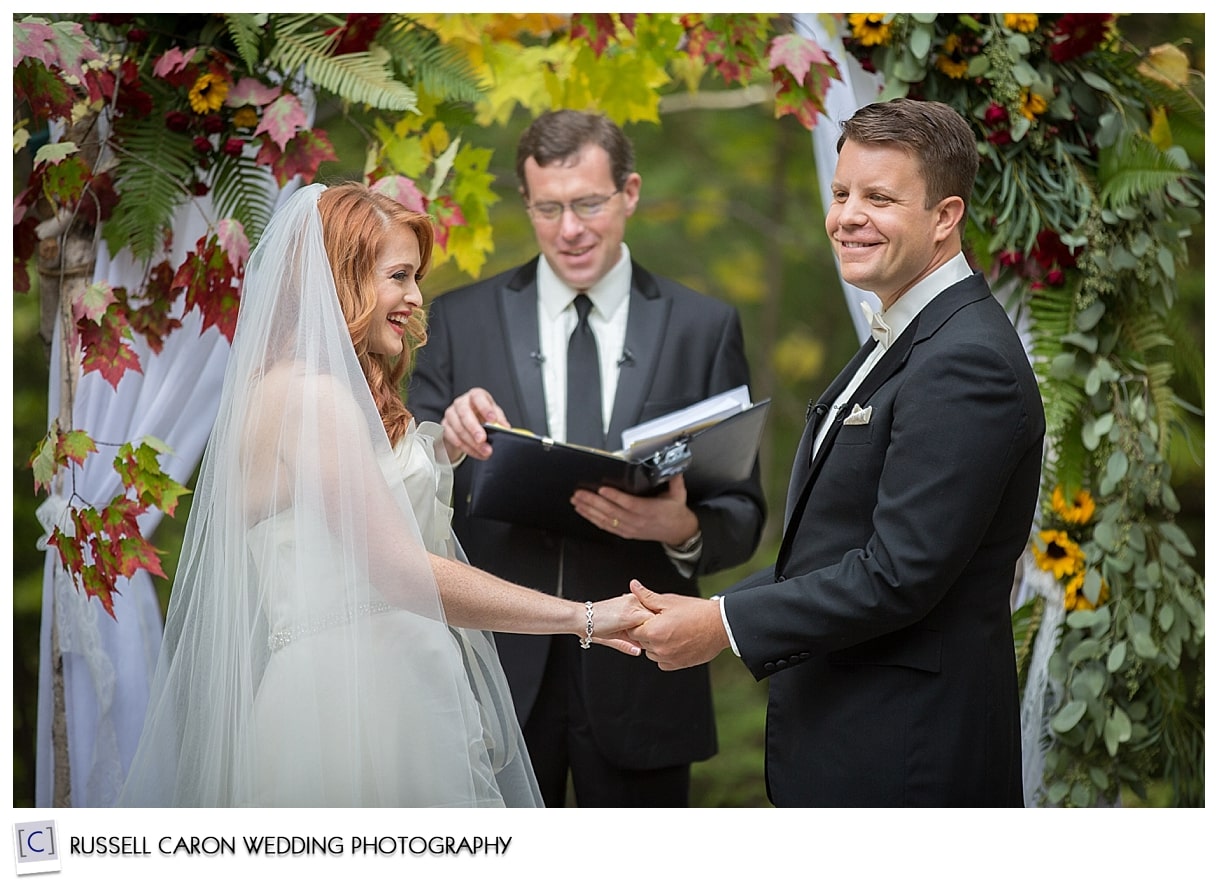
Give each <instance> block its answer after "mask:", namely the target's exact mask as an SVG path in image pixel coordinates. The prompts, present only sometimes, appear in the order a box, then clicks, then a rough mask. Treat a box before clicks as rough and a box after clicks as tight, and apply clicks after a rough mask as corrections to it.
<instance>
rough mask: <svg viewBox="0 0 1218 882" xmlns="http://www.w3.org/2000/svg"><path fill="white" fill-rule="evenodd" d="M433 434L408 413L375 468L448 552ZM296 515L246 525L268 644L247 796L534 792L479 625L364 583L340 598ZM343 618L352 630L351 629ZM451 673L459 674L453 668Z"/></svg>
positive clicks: (335, 799)
mask: <svg viewBox="0 0 1218 882" xmlns="http://www.w3.org/2000/svg"><path fill="white" fill-rule="evenodd" d="M441 434H442V429H441V428H440V427H439V426H438V425H436V424H435V423H423V424H421V425H417V426H415V425H412V427H411V430H410V431H409V432H408V433H407V435H406V436H405V437H404V438H403V439H402V441H401V442H399V444H398V445H397V446H396V448H395V449H394V451H393V458H392V460H391V461H389V462H386V463H384V464H383V468H384V471H385V473H386V477H387V478H388V479H389V480H390V481H400V482H401V483H402V484H403V485H404V486H405V489H406V491H407V494H408V495H409V497H410V501H411V504H412V508H413V510H414V513H415V515H416V518H417V520H418V524H419V529H420V531H421V533H422V537H423V541H424V544H425V546H426V548H427V550H428V551H430V552H432V553H435V554H439V555H443V556H446V557H450V558H451V557H455V556H459V551H458V547H457V545H456V542H455V538H454V536H453V533H452V528H451V516H452V509H451V507H450V505H449V499H450V498H451V489H452V469H451V467H449V466H448V465H447V464H444V465H441V464H439V463H437V461H436V458H435V452H434V451H435V446H436V444H438V443H439V440H440V437H441ZM301 521H304V522H307V521H308V519H297V518H294V517H293V513H292V511H291V510H290V509H289V510H286V511H283V512H280V513H278V514H276V515H275V516H273V517H271V518H270V519H268V520H265V521H262V522H261V523H259V524H257V525H256V526H254V527H253V528H252V529H251V531H250V537H249V546H250V550H251V552H252V556H253V559H254V562H255V566H256V567H257V568H258V570H259V580H260V581H265V580H266V579H267V578H268V575H265V574H269V578H270V579H271V581H270V582H269V583H268V584H266V585H265V588H264V591H265V594H264V596H263V606H264V609H265V613H266V618H267V621H268V630H269V634H270V638H269V646H270V649H271V653H270V657H269V661H268V663H267V666H266V670H265V673H264V674H263V676H262V680H261V683H260V684H259V685H258V687H257V692H256V697H255V700H254V711H253V732H254V737H253V738H252V740H251V742H250V743H251V744H252V746H253V750H254V754H255V755H254V756H253V757H251V761H252V762H251V766H250V770H251V772H252V776H253V793H252V794H251V795H252V802H253V803H254V804H256V805H276V806H458V805H459V806H469V805H477V806H502V805H505V804H506V805H531V804H538V803H539V802H540V800H539V799H538V798H537V797H536V796H535V786H534V785H533V784H532V781H531V776H530V773H529V772H528V771H527V767H528V763H527V760H526V754H525V752H524V747H523V742H522V740H521V739H520V733H519V729H518V728H516V726H515V717H514V714H512V712H511V711H512V709H511V707H510V703H507V702H506V700H505V697H506V695H507V688H506V684H505V683H504V682H503V675H502V672H501V671H500V670H499V668H498V663H497V660H496V659H495V658H494V648H493V644H492V642H491V640H490V638H489V637H488V635H486V634H483V633H481V632H469V631H464V630H460V629H455V628H450V627H449V626H447V625H446V624H444V623H443V622H440V621H437V620H435V619H432V618H427V617H424V616H420V615H416V614H414V613H412V612H409V611H407V610H404V609H401V608H398V607H393V606H390V605H389V604H388V603H385V602H383V601H378V600H375V599H373V598H375V597H376V593H375V590H373V589H371V587H369V589H368V593H367V595H365V596H367V597H368V598H369V599H368V601H367V602H362V603H360V604H358V606H359V608H357V609H349V608H347V605H346V603H344V601H343V598H344V597H346V596H349V592H343V591H336V590H335V585H336V579H339V578H341V573H342V568H341V567H340V566H338V565H337V564H336V561H338V560H339V559H340V558H341V555H342V550H341V548H339V547H336V545H335V543H334V542H333V541H332V539H331V538H330V537H329V535H328V534H326V533H325V531H324V530H321V529H319V530H318V532H319V533H322V535H301V534H300V531H301V530H302V529H304V528H302V527H301ZM271 556H276V557H278V560H277V561H273V560H271ZM305 611H307V612H305ZM351 629H358V630H359V633H358V636H357V637H356V638H355V639H353V635H352V634H351V633H349V632H350V630H351ZM488 653H489V654H488ZM462 677H465V678H469V679H470V682H465V683H461V682H456V683H454V682H452V681H453V680H454V679H456V680H458V681H459V680H460V679H461V678H462ZM475 689H478V691H479V692H480V693H482V697H481V703H480V701H479V699H477V698H476V697H475ZM454 696H456V699H455V700H454ZM488 702H499V706H497V707H488V706H486V705H487V703H488ZM505 703H506V704H507V706H506V707H504V706H503V705H504V704H505ZM317 708H323V709H324V713H322V714H320V715H319V714H318V712H317ZM504 712H506V715H507V716H506V719H504Z"/></svg>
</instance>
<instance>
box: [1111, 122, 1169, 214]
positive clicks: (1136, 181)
mask: <svg viewBox="0 0 1218 882" xmlns="http://www.w3.org/2000/svg"><path fill="white" fill-rule="evenodd" d="M1189 176H1190V174H1189V172H1188V166H1187V163H1186V162H1185V161H1184V160H1183V159H1181V158H1178V157H1177V156H1175V155H1174V154H1173V153H1170V152H1165V151H1163V150H1160V149H1159V148H1158V147H1156V146H1155V145H1154V144H1153V143H1151V141H1150V140H1148V139H1147V138H1143V137H1125V138H1122V139H1121V140H1120V141H1118V142H1117V143H1116V144H1115V145H1114V146H1113V147H1111V148H1108V149H1105V150H1102V151H1101V152H1100V169H1099V178H1100V201H1101V202H1102V203H1103V204H1104V205H1105V206H1106V207H1108V208H1114V209H1121V208H1125V207H1127V206H1129V205H1132V204H1134V203H1136V202H1140V201H1142V200H1144V199H1146V198H1147V197H1149V196H1151V195H1153V194H1156V193H1161V192H1162V191H1163V190H1165V189H1167V186H1168V184H1170V183H1172V182H1173V181H1179V180H1181V179H1184V178H1188V177H1189Z"/></svg>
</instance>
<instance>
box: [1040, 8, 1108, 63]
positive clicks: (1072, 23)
mask: <svg viewBox="0 0 1218 882" xmlns="http://www.w3.org/2000/svg"><path fill="white" fill-rule="evenodd" d="M1111 21H1112V13H1111V12H1067V13H1066V14H1065V15H1063V16H1062V17H1061V18H1059V19H1058V20H1057V27H1056V28H1055V29H1054V30H1053V33H1052V34H1050V35H1049V36H1050V42H1049V57H1050V58H1052V59H1053V60H1054V61H1056V62H1057V63H1058V64H1062V63H1063V62H1066V61H1070V60H1071V59H1074V58H1078V57H1079V56H1080V55H1086V54H1087V53H1088V52H1090V51H1091V50H1092V49H1094V48H1095V47H1096V46H1098V45H1100V43H1102V42H1104V37H1105V36H1106V35H1107V33H1108V23H1109V22H1111Z"/></svg>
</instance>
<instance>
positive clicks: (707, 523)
mask: <svg viewBox="0 0 1218 882" xmlns="http://www.w3.org/2000/svg"><path fill="white" fill-rule="evenodd" d="M632 272H633V275H632V284H631V291H630V313H629V319H628V322H627V328H626V340H625V347H626V349H627V350H628V351H629V353H630V357H629V359H628V360H626V361H625V362H624V363H623V365H622V368H621V372H620V378H619V381H618V386H617V392H616V395H615V398H614V406H613V414H612V420H611V422H610V425H609V430H608V438H610V439H613V438H620V437H621V432H622V429H624V428H628V427H629V426H632V425H634V424H636V423H639V422H642V421H643V420H647V419H650V418H652V417H655V416H660V415H662V414H665V413H668V412H670V411H673V410H676V409H678V408H681V407H685V406H686V405H689V404H693V403H695V402H697V401H699V400H701V399H703V398H706V397H707V396H709V395H713V394H716V393H718V392H723V391H726V390H728V389H731V388H734V387H736V386H739V385H741V384H745V383H748V381H749V371H748V365H747V362H746V361H745V354H744V340H743V335H742V333H741V328H740V319H739V316H738V314H737V312H736V310H735V309H734V308H732V307H731V306H729V305H727V304H725V303H723V302H721V301H718V300H715V299H713V298H711V297H707V296H705V295H703V294H699V293H697V292H695V291H692V290H690V289H689V288H686V287H684V286H683V285H679V284H677V283H676V282H674V281H672V280H669V279H665V278H662V277H660V276H654V275H652V274H651V273H649V272H647V271H646V270H645V269H643V268H642V267H640V266H639V265H638V264H634V265H633V270H632ZM428 325H429V336H428V343H427V345H426V346H425V347H424V348H423V349H422V350H421V351H420V353H419V356H418V361H417V364H416V366H415V369H414V372H413V374H412V377H411V380H410V386H409V392H408V398H407V401H408V405H409V407H410V410H411V411H412V412H413V413H414V415H415V416H416V418H418V419H420V420H435V421H439V420H440V419H441V418H442V417H443V415H444V410H445V409H446V408H447V407H448V405H449V403H450V402H452V400H453V399H454V398H455V397H456V396H458V395H460V394H462V393H463V392H465V391H466V390H468V389H470V388H471V387H474V386H481V387H483V388H485V389H487V390H488V391H489V392H490V393H491V395H492V396H494V398H495V401H496V402H498V403H499V405H500V407H502V408H503V411H504V413H505V414H506V416H507V418H508V420H509V421H510V422H511V424H512V425H513V426H516V427H520V428H527V429H530V430H532V431H534V432H537V433H542V434H548V431H547V425H546V408H545V396H544V392H543V387H542V376H541V366H540V364H539V362H538V360H537V358H536V357H535V353H536V352H537V350H538V325H537V259H534V260H532V261H530V262H529V263H527V264H525V265H523V266H521V267H517V268H515V269H512V270H508V271H507V272H504V273H501V274H499V275H497V276H495V277H493V278H490V279H487V280H484V281H481V282H477V283H475V284H473V285H469V286H467V287H465V288H461V289H458V290H455V291H450V292H448V293H446V294H443V295H441V296H439V297H437V298H436V299H435V300H434V301H433V302H432V303H431V304H430V306H429V317H428ZM610 443H611V444H612V442H610ZM479 465H480V464H479V463H478V462H477V461H476V460H474V459H472V458H470V459H466V460H465V462H463V463H462V464H461V465H460V466H459V467H458V468H457V472H456V478H455V486H454V491H453V495H454V504H455V509H456V511H455V514H454V528H455V530H456V533H457V537H458V539H460V541H461V544H462V546H463V547H464V549H465V551H466V554H468V556H469V558H470V561H471V562H473V563H474V564H475V565H476V566H479V567H482V568H484V569H487V570H489V571H491V572H493V573H496V574H497V575H499V576H502V577H503V578H506V579H509V580H511V581H514V582H518V583H520V584H524V585H528V586H531V587H533V588H538V589H540V590H543V591H547V592H549V593H551V594H553V593H557V591H558V590H559V584H560V573H561V584H562V592H563V594H564V596H567V597H570V598H572V599H574V600H580V601H582V600H600V599H602V598H606V597H613V596H616V595H619V594H622V593H624V592H627V591H629V580H630V579H631V578H636V577H637V578H638V579H640V580H641V581H642V582H643V583H644V584H645V585H647V586H648V587H649V588H652V589H653V590H657V591H664V592H677V593H680V594H687V595H697V594H698V585H697V581H696V578H697V576H698V575H699V574H705V573H710V572H715V571H717V570H720V569H724V568H726V567H731V566H736V565H738V564H741V563H744V562H745V561H747V560H748V558H749V557H750V556H751V555H752V553H753V551H754V550H755V549H756V547H757V543H758V542H759V540H760V538H761V529H762V526H763V523H764V519H765V504H764V497H763V495H762V490H761V484H760V479H759V472H758V469H757V466H756V464H754V468H753V475H752V478H751V479H750V480H748V481H744V482H741V483H739V484H735V485H732V486H728V487H724V488H723V489H722V491H721V492H719V493H717V494H716V495H714V496H712V497H709V498H705V499H700V500H697V501H696V502H695V503H694V504H693V508H694V510H695V512H696V514H697V516H698V521H699V524H700V526H701V528H702V536H703V551H702V557H701V560H700V561H699V563H698V566H697V570H696V572H695V573H694V577H693V578H690V579H686V578H683V577H682V576H681V575H680V574H679V573H678V572H677V570H676V569H675V568H674V567H673V565H672V562H671V561H670V560H669V559H668V557H667V556H666V555H665V553H664V550H663V547H662V546H661V545H660V543H658V542H639V541H628V540H623V539H619V538H617V537H615V536H612V535H610V534H605V536H604V539H602V540H583V539H577V538H564V537H563V536H562V535H559V534H556V533H550V532H545V531H541V530H534V529H530V528H526V527H518V526H513V525H511V524H507V523H503V522H499V521H492V520H487V519H483V518H471V517H469V516H468V514H467V512H466V500H467V497H468V492H469V486H470V478H471V475H472V473H473V471H474V470H475V469H477V468H478V467H479ZM522 479H524V480H527V476H522ZM554 639H557V640H572V639H574V638H572V637H568V636H560V637H555V638H551V637H533V636H522V635H514V634H498V635H496V642H497V644H498V647H499V655H500V658H501V660H502V662H503V666H504V670H505V672H506V674H507V678H508V683H509V685H510V686H511V690H512V697H513V700H514V701H515V703H516V710H517V714H518V715H519V717H520V719H521V721H522V722H523V721H525V720H527V718H528V715H529V712H530V710H531V709H532V707H533V703H534V701H535V699H536V697H537V689H538V686H539V684H540V680H541V675H542V671H543V669H544V666H545V660H546V655H547V653H548V651H549V645H550V641H551V640H554ZM579 659H580V666H581V671H580V676H581V677H582V680H583V687H584V694H585V695H586V697H587V709H588V715H589V717H590V718H591V720H592V722H593V726H592V728H593V733H594V735H595V737H596V739H597V742H598V746H599V747H600V748H601V750H602V752H603V753H604V754H605V755H606V756H607V757H608V758H609V759H610V760H612V761H613V762H615V763H616V764H617V765H619V766H620V767H622V768H631V769H650V768H662V767H665V766H672V765H678V764H682V763H688V762H693V761H695V760H701V759H706V758H707V757H709V756H711V755H713V754H714V752H715V750H716V739H715V725H714V714H713V708H712V706H711V694H710V679H709V675H708V672H707V668H706V666H705V665H703V666H700V667H697V668H693V669H690V670H688V671H683V672H680V673H676V674H673V673H665V672H662V671H660V670H659V668H658V667H657V666H656V665H655V664H654V663H653V662H651V661H649V660H647V659H646V658H644V657H638V658H634V657H630V656H627V655H624V654H622V653H618V652H615V651H613V650H609V649H605V648H603V647H593V648H592V649H591V650H590V651H588V652H585V653H580V654H579Z"/></svg>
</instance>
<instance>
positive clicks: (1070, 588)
mask: <svg viewBox="0 0 1218 882" xmlns="http://www.w3.org/2000/svg"><path fill="white" fill-rule="evenodd" d="M1086 581H1087V571H1086V570H1081V571H1080V572H1078V573H1077V574H1075V576H1074V578H1073V579H1071V580H1070V581H1069V582H1067V583H1066V601H1065V606H1066V609H1067V610H1076V609H1095V608H1096V607H1097V606H1103V605H1104V602H1105V601H1106V600H1108V583H1107V582H1105V581H1104V580H1102V579H1101V580H1100V596H1099V597H1097V598H1096V602H1095V603H1094V604H1093V603H1092V602H1091V601H1090V600H1088V599H1087V595H1086V594H1084V593H1083V585H1084V583H1086Z"/></svg>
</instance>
